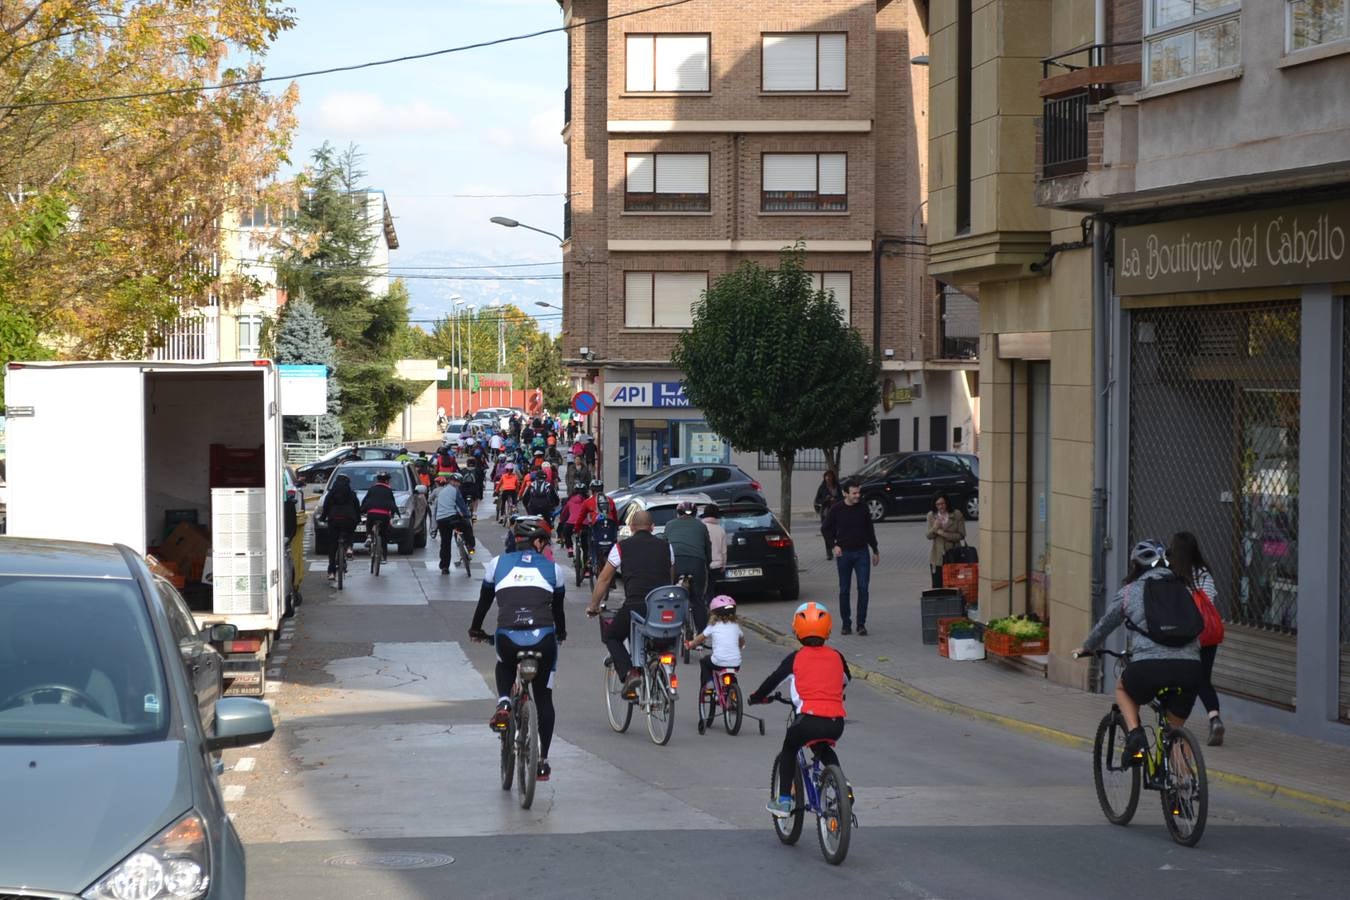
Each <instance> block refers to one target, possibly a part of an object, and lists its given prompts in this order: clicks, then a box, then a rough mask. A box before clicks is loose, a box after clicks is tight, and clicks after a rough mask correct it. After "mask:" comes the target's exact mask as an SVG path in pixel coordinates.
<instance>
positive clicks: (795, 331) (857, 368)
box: [672, 246, 881, 523]
mask: <svg viewBox="0 0 1350 900" xmlns="http://www.w3.org/2000/svg"><path fill="white" fill-rule="evenodd" d="M803 258H804V253H803V251H802V249H801V247H800V246H797V247H794V248H790V249H787V250H784V251H783V253H782V254H781V256H780V258H779V267H778V269H777V270H773V269H768V268H765V267H763V266H760V265H758V264H756V263H754V262H746V263H743V264H742V265H741V266H740V268H738V269H736V271H734V272H731V273H728V274H727V275H723V276H722V277H720V278H718V279H717V280H716V281H715V282H713V284H712V286H711V287H709V288H708V291H707V292H706V293H705V294H704V296H703V298H702V299H701V300H700V301H699V303H698V305H697V306H696V307H695V308H694V322H693V327H692V328H690V329H689V330H688V331H685V332H684V333H683V334H681V335H680V337H679V339H678V340H677V342H676V345H675V352H674V354H673V356H672V360H673V362H674V363H675V365H676V366H678V367H679V368H680V369H682V370H683V371H684V383H685V390H686V393H687V394H688V396H689V402H690V403H691V404H693V405H694V406H697V407H699V408H700V409H702V410H703V414H704V416H705V418H706V419H707V421H708V424H709V425H710V426H712V428H713V430H715V431H716V432H717V433H718V434H719V435H721V436H722V437H723V438H725V439H727V440H728V441H729V442H730V443H731V445H732V446H733V447H736V448H737V449H739V450H754V451H758V452H763V453H773V454H775V455H776V456H777V457H778V461H779V471H780V482H781V485H782V509H781V513H780V515H781V517H782V519H783V522H784V523H791V521H792V519H791V512H792V467H793V462H794V460H795V459H796V454H797V451H798V450H804V449H807V448H815V447H835V446H838V445H839V444H843V443H847V442H848V441H851V440H853V439H855V438H858V437H861V436H862V435H864V434H867V433H869V432H871V431H873V430H874V429H875V428H876V423H877V405H878V404H879V403H880V402H881V387H880V384H879V376H880V362H879V360H877V359H876V357H875V356H874V355H873V353H872V351H871V350H870V349H868V347H867V345H866V344H865V343H864V342H863V339H862V336H861V335H860V334H858V332H857V331H856V330H855V329H853V328H852V327H850V326H849V325H848V323H846V322H845V321H844V317H843V313H842V311H841V310H840V309H839V307H838V305H837V304H835V302H834V299H833V295H832V294H830V293H827V292H824V291H816V290H813V286H812V281H811V276H810V274H808V273H807V272H806V271H805V269H804V268H803Z"/></svg>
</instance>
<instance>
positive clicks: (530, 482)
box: [520, 463, 558, 525]
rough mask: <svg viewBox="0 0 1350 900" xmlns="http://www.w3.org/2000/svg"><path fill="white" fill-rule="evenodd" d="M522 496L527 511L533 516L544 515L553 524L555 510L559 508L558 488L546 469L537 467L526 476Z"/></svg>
mask: <svg viewBox="0 0 1350 900" xmlns="http://www.w3.org/2000/svg"><path fill="white" fill-rule="evenodd" d="M545 465H547V463H545ZM520 496H521V499H522V500H523V501H524V503H525V511H526V512H528V513H529V514H530V515H532V516H542V517H543V518H544V519H545V520H546V521H547V522H548V523H549V524H550V525H552V523H553V511H554V510H555V509H557V508H558V489H557V488H556V487H554V485H553V479H551V478H550V477H549V474H548V472H547V471H546V470H545V469H543V468H542V467H540V468H537V469H535V470H534V471H532V472H530V474H529V475H526V476H525V482H524V484H523V485H522V486H521V491H520Z"/></svg>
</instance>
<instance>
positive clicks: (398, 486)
mask: <svg viewBox="0 0 1350 900" xmlns="http://www.w3.org/2000/svg"><path fill="white" fill-rule="evenodd" d="M381 472H388V473H389V487H390V488H392V489H393V490H395V491H406V490H408V474H407V473H406V472H404V471H403V469H401V468H394V467H392V466H343V467H342V468H340V469H338V470H337V472H336V473H334V474H336V475H346V476H347V477H348V478H350V479H351V480H352V490H354V491H367V490H370V486H371V485H372V484H374V483H375V476H376V475H378V474H380V473H381Z"/></svg>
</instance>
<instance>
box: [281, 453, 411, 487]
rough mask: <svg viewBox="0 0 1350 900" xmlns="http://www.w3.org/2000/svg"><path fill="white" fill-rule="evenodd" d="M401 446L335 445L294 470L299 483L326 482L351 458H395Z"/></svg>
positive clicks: (351, 459)
mask: <svg viewBox="0 0 1350 900" xmlns="http://www.w3.org/2000/svg"><path fill="white" fill-rule="evenodd" d="M402 452H403V448H402V447H336V448H334V449H332V450H330V451H328V452H327V453H325V454H324V455H323V456H321V457H319V458H318V459H316V460H315V461H314V462H312V463H305V464H304V465H303V466H300V467H299V468H297V469H296V470H295V476H296V479H297V480H299V482H300V483H301V484H327V483H328V479H329V478H330V477H332V475H333V470H334V469H336V468H337V467H338V466H340V465H342V464H343V463H345V462H352V461H353V460H377V459H397V458H398V456H399V454H400V453H402Z"/></svg>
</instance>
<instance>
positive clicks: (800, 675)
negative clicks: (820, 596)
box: [750, 601, 853, 818]
mask: <svg viewBox="0 0 1350 900" xmlns="http://www.w3.org/2000/svg"><path fill="white" fill-rule="evenodd" d="M832 625H833V621H832V620H831V618H830V611H829V610H828V609H826V608H825V606H824V604H821V603H816V602H814V601H812V602H807V603H803V604H802V605H801V606H799V607H797V611H796V612H795V613H793V614H792V633H793V634H795V635H796V636H797V640H799V641H801V643H802V647H801V649H800V650H794V651H793V652H791V653H789V654H788V655H787V658H786V659H784V660H783V661H782V662H781V663H780V664H779V665H778V668H776V669H774V670H773V671H772V672H771V673H769V677H768V678H766V679H764V683H763V684H761V685H760V686H759V687H758V688H756V689H755V692H754V693H753V694H751V695H750V703H751V704H752V705H753V704H756V703H765V702H767V699H768V696H769V692H770V691H772V690H773V689H774V687H776V686H777V685H778V683H779V682H781V681H784V680H788V681H790V687H791V690H790V694H791V697H792V705H793V708H794V709H796V711H797V715H796V716H795V717H794V718H793V720H792V724H791V725H789V726H788V729H787V733H785V734H784V735H783V749H782V750H780V751H779V753H778V786H779V788H778V789H779V795H778V797H777V798H776V799H774V800H770V801H769V807H768V809H769V812H771V813H773V814H774V815H775V816H778V817H779V818H787V817H788V816H789V815H791V814H792V796H791V795H790V794H785V793H783V791H787V790H790V789H791V787H790V785H791V784H792V782H793V779H794V777H795V776H796V774H797V751H798V750H800V749H801V748H802V747H805V746H806V745H807V744H809V743H811V742H812V741H828V742H829V743H820V744H816V745H815V754H816V757H817V758H818V759H820V761H821V762H823V763H825V765H827V766H832V765H838V764H839V758H838V757H837V756H835V753H834V742H835V741H837V740H839V738H840V737H842V736H843V734H844V715H845V713H844V688H845V687H846V686H847V685H848V682H849V680H850V679H851V678H852V677H853V674H852V673H851V672H850V671H849V668H848V662H847V660H845V659H844V654H842V653H840V652H839V651H838V650H836V649H834V648H833V647H827V646H825V641H826V640H828V639H829V637H830V629H831V627H832Z"/></svg>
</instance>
